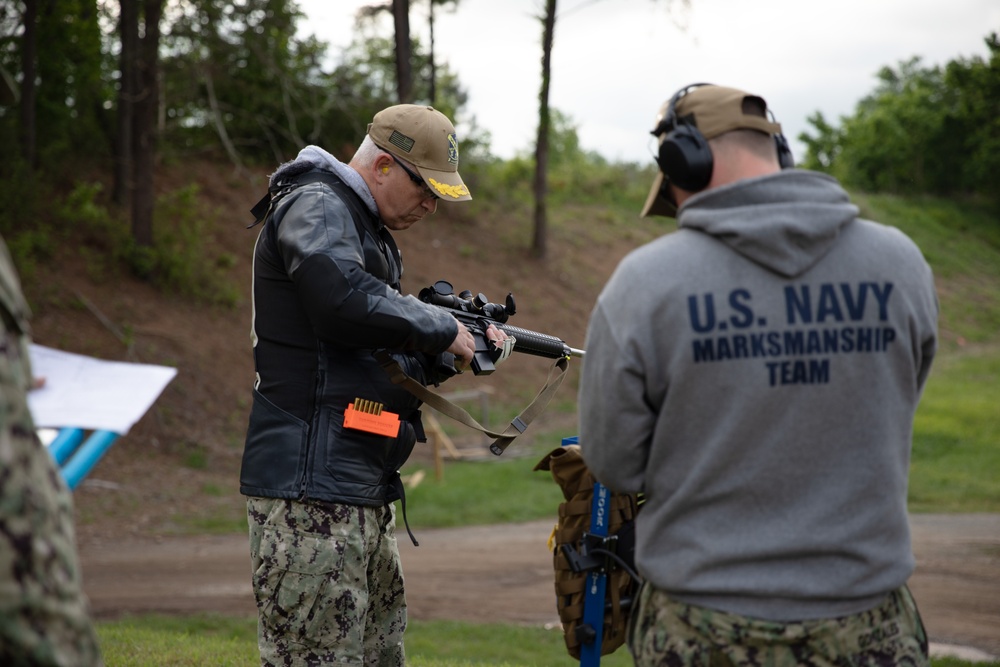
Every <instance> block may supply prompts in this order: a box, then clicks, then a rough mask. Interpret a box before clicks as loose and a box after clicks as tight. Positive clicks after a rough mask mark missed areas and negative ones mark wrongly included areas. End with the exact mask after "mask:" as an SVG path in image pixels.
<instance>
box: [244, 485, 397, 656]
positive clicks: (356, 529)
mask: <svg viewBox="0 0 1000 667" xmlns="http://www.w3.org/2000/svg"><path fill="white" fill-rule="evenodd" d="M247 517H248V519H249V524H250V559H251V564H252V568H253V589H254V596H255V597H256V599H257V609H258V622H257V643H258V647H259V648H260V662H261V665H263V666H265V667H271V666H276V665H285V666H293V665H294V666H298V665H359V666H360V665H364V666H365V667H398V666H402V665H404V664H405V663H406V659H405V654H404V651H403V632H404V630H405V629H406V601H405V599H404V595H403V572H402V569H401V567H400V562H399V551H398V548H397V545H396V535H395V512H394V509H393V507H392V506H391V505H387V506H383V507H359V506H354V505H341V504H333V503H322V504H320V503H316V504H313V503H301V502H296V501H293V500H282V499H277V498H255V497H248V498H247Z"/></svg>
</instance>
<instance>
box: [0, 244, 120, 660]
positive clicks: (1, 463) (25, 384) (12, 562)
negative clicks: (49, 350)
mask: <svg viewBox="0 0 1000 667" xmlns="http://www.w3.org/2000/svg"><path fill="white" fill-rule="evenodd" d="M0 315H2V317H3V329H2V331H0V665H4V667H15V666H21V665H24V666H26V667H27V666H31V667H43V666H44V667H95V666H98V665H102V664H103V662H102V659H101V653H100V649H99V646H98V641H97V635H96V633H95V632H94V628H93V625H92V623H91V619H90V616H89V612H88V608H87V601H86V598H85V597H84V594H83V588H82V584H81V577H80V566H79V563H78V558H77V553H76V544H75V537H74V530H73V509H72V501H71V497H70V492H69V489H68V488H67V486H66V484H65V482H64V481H63V479H62V475H61V474H60V473H59V470H58V469H57V468H56V465H55V462H54V461H53V460H52V457H51V456H50V455H49V453H48V452H47V451H46V450H45V447H44V446H43V445H42V443H41V442H40V441H39V439H38V436H37V434H36V432H35V425H34V420H33V419H32V417H31V412H30V411H29V410H28V399H27V392H28V390H29V388H30V386H31V383H32V380H33V379H32V375H31V367H30V359H29V357H28V343H29V329H28V307H27V304H26V302H25V300H24V296H23V295H22V293H21V286H20V281H19V280H18V278H17V274H16V273H15V271H14V266H13V263H12V262H11V259H10V255H9V253H8V252H7V246H6V244H4V242H3V240H2V239H0Z"/></svg>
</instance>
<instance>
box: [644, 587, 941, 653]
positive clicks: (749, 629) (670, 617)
mask: <svg viewBox="0 0 1000 667" xmlns="http://www.w3.org/2000/svg"><path fill="white" fill-rule="evenodd" d="M628 644H629V650H630V651H631V652H632V655H633V657H634V658H635V664H636V667H666V666H667V665H670V666H671V667H682V666H683V667H927V666H929V665H930V661H929V658H928V654H927V650H928V648H927V633H926V631H925V630H924V626H923V622H922V621H921V620H920V614H919V613H918V611H917V605H916V603H915V602H914V600H913V597H912V596H911V595H910V591H909V589H907V588H906V587H905V586H904V587H902V588H899V589H897V590H895V591H893V592H892V593H890V594H889V595H887V596H886V598H885V600H884V601H883V602H882V603H881V604H880V605H878V606H877V607H875V608H873V609H869V610H868V611H865V612H861V613H860V614H853V615H851V616H844V617H842V618H836V619H828V620H827V619H821V620H814V621H799V622H793V623H779V622H774V621H762V620H757V619H750V618H747V617H744V616H738V615H735V614H727V613H725V612H721V611H714V610H711V609H706V608H705V607H698V606H694V605H689V604H684V603H682V602H678V601H676V600H672V599H671V598H669V597H668V596H667V595H666V594H665V593H663V592H662V591H658V590H656V589H654V588H653V587H652V586H650V585H649V584H648V583H647V584H645V585H644V586H643V587H642V590H641V591H640V593H639V603H638V606H637V607H636V609H635V610H634V614H633V617H632V619H631V624H630V627H629V638H628Z"/></svg>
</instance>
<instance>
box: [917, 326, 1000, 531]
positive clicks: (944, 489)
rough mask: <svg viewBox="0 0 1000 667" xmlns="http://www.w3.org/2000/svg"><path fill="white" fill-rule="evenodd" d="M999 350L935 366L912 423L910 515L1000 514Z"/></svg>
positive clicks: (973, 352) (952, 356)
mask: <svg viewBox="0 0 1000 667" xmlns="http://www.w3.org/2000/svg"><path fill="white" fill-rule="evenodd" d="M998 406H1000V348H997V347H996V346H993V347H989V348H979V349H975V350H971V351H968V352H963V353H952V354H948V355H946V356H944V357H943V358H940V359H938V360H937V361H936V362H935V366H934V369H933V370H932V372H931V377H930V378H929V380H928V381H927V386H926V388H925V390H924V396H923V399H922V400H921V402H920V407H919V408H918V409H917V416H916V419H915V421H914V435H913V457H912V460H911V464H910V494H909V507H910V511H912V512H1000V446H998V445H1000V408H998Z"/></svg>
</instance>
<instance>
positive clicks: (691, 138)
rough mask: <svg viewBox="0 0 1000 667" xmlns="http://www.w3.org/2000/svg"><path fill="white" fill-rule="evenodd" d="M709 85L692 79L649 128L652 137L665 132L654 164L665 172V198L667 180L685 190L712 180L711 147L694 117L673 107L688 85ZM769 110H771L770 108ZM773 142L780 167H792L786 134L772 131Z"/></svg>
mask: <svg viewBox="0 0 1000 667" xmlns="http://www.w3.org/2000/svg"><path fill="white" fill-rule="evenodd" d="M710 85H712V84H710V83H692V84H691V85H689V86H685V87H684V88H681V89H680V90H678V91H677V92H676V93H674V95H673V97H671V98H670V101H669V102H668V103H667V110H666V113H664V114H663V118H662V119H661V120H660V122H659V124H658V125H657V126H656V128H654V129H653V131H652V135H653V136H654V137H660V136H662V135H664V134H666V136H665V137H664V138H663V141H662V142H661V143H660V150H659V154H658V155H657V156H656V164H658V165H659V167H660V171H662V172H663V175H664V179H663V191H664V194H665V195H666V196H667V199H671V197H670V196H669V194H668V193H669V188H668V187H667V186H668V184H670V183H673V184H674V185H676V186H677V187H679V188H682V189H684V190H687V191H688V192H700V191H701V190H704V189H705V187H706V186H708V182H709V181H710V180H712V168H713V161H712V150H711V149H710V148H709V146H708V140H707V139H705V137H704V135H702V133H701V132H700V131H699V130H698V127H697V126H696V125H695V123H694V118H692V117H691V116H685V117H683V118H678V116H677V109H676V107H677V102H678V101H679V100H680V99H681V98H682V97H684V96H685V95H687V94H688V92H689V91H690V90H691V89H693V88H698V87H700V86H710ZM768 114H770V109H769V110H768ZM771 119H772V121H773V119H774V116H773V115H771ZM774 142H775V146H776V147H777V150H778V164H779V165H780V166H781V168H782V169H788V168H789V167H793V166H794V165H795V160H794V159H793V157H792V151H791V149H790V148H789V146H788V140H787V139H785V136H784V135H783V134H781V133H780V132H779V133H777V134H775V135H774Z"/></svg>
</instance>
